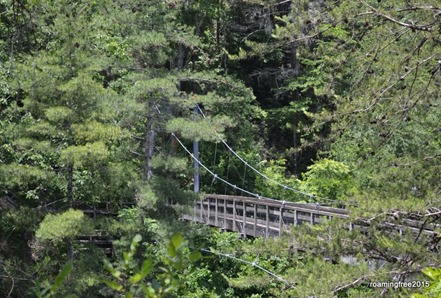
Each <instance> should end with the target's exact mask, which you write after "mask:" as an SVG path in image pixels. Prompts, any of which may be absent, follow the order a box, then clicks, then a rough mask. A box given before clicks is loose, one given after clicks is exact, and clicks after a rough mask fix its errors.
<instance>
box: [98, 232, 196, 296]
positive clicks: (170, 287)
mask: <svg viewBox="0 0 441 298" xmlns="http://www.w3.org/2000/svg"><path fill="white" fill-rule="evenodd" d="M141 240H142V237H141V235H136V236H135V237H134V238H133V241H132V243H131V245H130V251H129V252H125V253H123V263H122V264H120V265H118V266H116V267H115V266H114V265H113V264H112V263H110V262H109V261H107V260H106V261H105V267H106V269H107V270H108V271H109V273H110V274H111V275H112V277H113V279H106V280H105V283H106V284H107V286H108V287H109V288H111V289H112V290H114V291H115V292H119V293H124V295H125V297H135V296H136V295H138V294H142V295H144V296H145V297H166V296H167V295H169V293H171V292H173V291H174V290H175V289H176V288H177V287H178V285H179V282H180V279H181V278H182V272H183V271H184V270H185V269H186V268H188V266H189V265H190V264H191V263H194V262H197V261H198V260H199V259H200V258H201V254H200V252H198V251H195V252H192V253H189V252H188V249H187V248H186V245H185V242H184V238H183V236H182V235H181V234H179V233H176V234H174V235H173V236H172V237H171V239H170V242H169V244H168V247H167V255H166V256H163V257H162V259H161V260H154V259H153V257H152V256H150V257H148V258H147V259H145V260H144V261H143V262H142V265H141V266H138V265H137V264H136V260H135V255H136V250H137V247H138V245H139V243H140V242H141ZM160 264H163V265H162V266H161V265H160ZM157 266H161V267H159V270H160V272H158V273H157V275H156V276H154V277H149V276H151V273H152V272H153V270H154V268H155V267H157Z"/></svg>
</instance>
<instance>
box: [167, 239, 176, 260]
mask: <svg viewBox="0 0 441 298" xmlns="http://www.w3.org/2000/svg"><path fill="white" fill-rule="evenodd" d="M167 252H168V255H169V256H170V257H171V258H174V257H175V256H176V249H175V246H174V245H173V243H172V242H170V244H169V245H168V248H167Z"/></svg>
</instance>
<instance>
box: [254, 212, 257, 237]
mask: <svg viewBox="0 0 441 298" xmlns="http://www.w3.org/2000/svg"><path fill="white" fill-rule="evenodd" d="M253 209H254V222H253V225H254V227H253V235H254V237H256V235H257V234H256V229H257V205H256V204H254V208H253Z"/></svg>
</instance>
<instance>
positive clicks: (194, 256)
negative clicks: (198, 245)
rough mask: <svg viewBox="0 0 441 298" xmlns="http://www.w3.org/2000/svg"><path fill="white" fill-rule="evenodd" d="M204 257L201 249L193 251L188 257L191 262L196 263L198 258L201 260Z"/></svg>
mask: <svg viewBox="0 0 441 298" xmlns="http://www.w3.org/2000/svg"><path fill="white" fill-rule="evenodd" d="M201 258H202V254H201V252H200V251H198V250H197V251H194V252H192V253H191V254H190V255H189V256H188V259H189V260H190V262H192V263H194V262H196V261H198V260H200V259H201Z"/></svg>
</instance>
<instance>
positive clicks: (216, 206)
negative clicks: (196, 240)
mask: <svg viewBox="0 0 441 298" xmlns="http://www.w3.org/2000/svg"><path fill="white" fill-rule="evenodd" d="M214 203H215V205H214V225H215V226H216V227H218V226H219V206H218V205H217V204H218V203H219V201H218V199H217V198H215V199H214Z"/></svg>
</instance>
